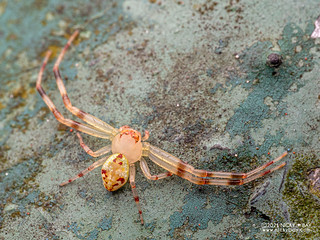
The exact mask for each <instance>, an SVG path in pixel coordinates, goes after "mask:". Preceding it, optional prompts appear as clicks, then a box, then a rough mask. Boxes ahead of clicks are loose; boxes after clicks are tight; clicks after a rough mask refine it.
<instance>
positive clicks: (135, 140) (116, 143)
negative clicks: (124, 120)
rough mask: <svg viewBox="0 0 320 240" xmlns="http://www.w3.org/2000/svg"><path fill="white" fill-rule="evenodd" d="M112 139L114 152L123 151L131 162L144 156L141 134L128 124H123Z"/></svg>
mask: <svg viewBox="0 0 320 240" xmlns="http://www.w3.org/2000/svg"><path fill="white" fill-rule="evenodd" d="M119 130H120V133H119V134H117V135H116V136H115V137H114V139H113V140H112V145H111V149H112V153H122V154H123V155H125V156H126V158H127V159H128V161H129V164H133V163H135V162H137V161H139V160H140V158H141V156H142V143H141V134H140V133H139V132H138V131H136V130H133V129H132V128H130V127H128V126H123V127H121V128H120V129H119Z"/></svg>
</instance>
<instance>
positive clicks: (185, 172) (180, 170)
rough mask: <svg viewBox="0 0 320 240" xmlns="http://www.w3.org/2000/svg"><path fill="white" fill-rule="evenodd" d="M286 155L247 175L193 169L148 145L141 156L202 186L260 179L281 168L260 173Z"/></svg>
mask: <svg viewBox="0 0 320 240" xmlns="http://www.w3.org/2000/svg"><path fill="white" fill-rule="evenodd" d="M287 154H288V153H287V152H284V153H283V154H282V155H281V156H279V157H278V158H276V159H274V160H273V161H270V162H269V163H267V164H264V165H262V166H260V167H258V168H256V169H254V170H253V171H251V172H248V173H233V172H211V171H206V170H199V169H195V168H194V167H192V166H191V165H189V164H187V163H185V162H183V161H181V160H180V159H178V158H176V157H174V156H172V155H171V154H169V153H167V152H165V151H163V150H161V149H159V148H157V147H154V146H152V145H150V144H149V143H143V156H148V157H149V158H150V160H152V161H153V162H154V163H156V164H157V165H159V166H160V167H162V168H164V169H166V170H168V171H169V172H171V173H173V174H175V175H178V176H180V177H182V178H184V179H187V180H188V181H190V182H193V183H195V184H199V185H203V184H209V185H242V184H244V183H247V182H250V181H252V180H255V179H256V178H259V177H262V176H264V175H266V174H268V173H271V172H273V171H275V170H277V169H279V168H281V167H283V166H285V165H286V163H282V164H281V165H279V166H276V167H274V168H272V169H270V170H266V171H264V172H261V171H262V170H264V169H265V168H267V167H268V166H270V165H271V164H273V163H275V162H278V161H279V160H281V159H282V158H284V157H285V156H286V155H287ZM210 177H213V178H224V179H210Z"/></svg>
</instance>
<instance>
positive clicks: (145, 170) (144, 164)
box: [140, 158, 172, 180]
mask: <svg viewBox="0 0 320 240" xmlns="http://www.w3.org/2000/svg"><path fill="white" fill-rule="evenodd" d="M140 167H141V170H142V172H143V174H144V176H145V177H146V178H148V179H150V180H159V179H162V178H166V177H170V176H172V173H171V172H165V173H160V174H158V175H151V173H150V169H149V167H148V164H147V162H146V160H145V159H144V158H141V159H140Z"/></svg>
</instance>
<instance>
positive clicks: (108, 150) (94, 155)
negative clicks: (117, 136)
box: [77, 132, 110, 157]
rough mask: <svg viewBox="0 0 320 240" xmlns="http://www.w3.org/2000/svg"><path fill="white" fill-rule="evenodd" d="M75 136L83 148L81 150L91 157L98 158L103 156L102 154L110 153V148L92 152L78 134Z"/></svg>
mask: <svg viewBox="0 0 320 240" xmlns="http://www.w3.org/2000/svg"><path fill="white" fill-rule="evenodd" d="M77 136H78V138H79V141H80V146H81V147H82V148H83V150H85V151H86V153H88V154H89V155H91V156H92V157H100V156H101V155H104V154H106V153H108V152H110V146H106V147H103V148H101V149H99V150H97V151H95V152H94V151H92V150H91V149H90V148H89V147H88V146H87V145H86V144H85V143H84V142H83V139H82V137H81V135H80V133H78V132H77Z"/></svg>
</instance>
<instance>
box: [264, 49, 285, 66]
mask: <svg viewBox="0 0 320 240" xmlns="http://www.w3.org/2000/svg"><path fill="white" fill-rule="evenodd" d="M281 64H282V57H281V55H280V54H278V53H271V54H270V55H269V56H268V58H267V65H268V66H269V67H272V68H277V67H279V66H280V65H281Z"/></svg>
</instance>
